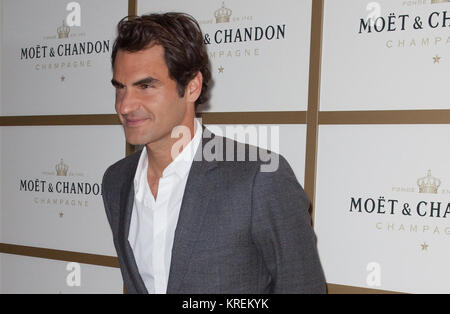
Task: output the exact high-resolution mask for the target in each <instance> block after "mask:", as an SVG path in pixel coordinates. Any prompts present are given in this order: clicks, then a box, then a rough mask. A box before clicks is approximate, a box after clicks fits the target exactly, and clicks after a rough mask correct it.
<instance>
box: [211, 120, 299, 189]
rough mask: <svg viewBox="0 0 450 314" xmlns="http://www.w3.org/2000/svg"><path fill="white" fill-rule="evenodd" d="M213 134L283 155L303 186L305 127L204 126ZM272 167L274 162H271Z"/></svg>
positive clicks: (285, 125)
mask: <svg viewBox="0 0 450 314" xmlns="http://www.w3.org/2000/svg"><path fill="white" fill-rule="evenodd" d="M206 126H207V127H208V128H209V129H210V130H211V131H212V132H213V133H215V134H217V135H221V136H225V137H228V138H232V139H234V140H237V141H239V142H241V143H248V144H251V145H255V146H259V147H262V148H265V149H269V150H271V151H273V152H275V153H278V154H281V155H283V157H285V158H286V160H287V161H288V162H289V164H290V166H291V168H292V170H293V171H294V174H295V175H296V177H297V180H298V181H299V182H300V184H302V186H303V185H304V181H305V156H306V155H305V154H306V126H305V125H297V124H291V125H287V124H283V125H272V124H271V125H255V124H239V125H237V124H236V125H224V124H222V125H206ZM272 162H273V165H276V164H277V163H276V161H275V160H273V161H271V163H272Z"/></svg>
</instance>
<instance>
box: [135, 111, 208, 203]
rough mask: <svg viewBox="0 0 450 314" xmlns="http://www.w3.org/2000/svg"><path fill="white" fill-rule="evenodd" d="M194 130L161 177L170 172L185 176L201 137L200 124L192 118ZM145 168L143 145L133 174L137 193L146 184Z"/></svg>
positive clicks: (145, 156) (140, 192) (145, 160)
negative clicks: (189, 139)
mask: <svg viewBox="0 0 450 314" xmlns="http://www.w3.org/2000/svg"><path fill="white" fill-rule="evenodd" d="M194 130H195V134H194V137H193V138H192V140H191V141H190V142H189V143H188V144H187V145H186V147H184V149H183V150H182V151H181V153H180V154H179V155H178V156H177V157H176V158H175V159H174V160H173V161H172V162H171V163H170V164H169V165H168V166H167V167H166V169H164V171H163V173H162V177H167V176H169V175H171V174H174V173H175V174H177V175H178V176H179V177H180V178H183V177H184V176H186V174H187V173H188V172H189V170H190V169H191V165H192V161H193V160H194V155H195V153H196V151H197V149H198V146H199V144H200V140H201V137H202V133H203V132H202V125H201V123H200V122H199V121H198V120H197V119H194ZM147 170H148V155H147V147H146V146H145V145H144V148H143V149H142V152H141V156H140V157H139V162H138V165H137V168H136V173H135V176H134V189H135V193H136V194H137V195H140V194H142V193H143V189H142V187H144V186H147V185H148V184H144V183H147Z"/></svg>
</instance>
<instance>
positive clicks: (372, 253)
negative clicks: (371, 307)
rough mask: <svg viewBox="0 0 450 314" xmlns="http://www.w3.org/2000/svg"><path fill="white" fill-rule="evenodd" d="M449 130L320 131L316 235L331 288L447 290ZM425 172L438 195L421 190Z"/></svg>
mask: <svg viewBox="0 0 450 314" xmlns="http://www.w3.org/2000/svg"><path fill="white" fill-rule="evenodd" d="M449 132H450V127H449V126H448V125H421V126H418V125H377V126H356V125H355V126H320V129H319V134H320V135H319V153H318V164H317V169H318V172H317V191H316V209H315V230H316V233H317V237H318V246H319V253H320V257H321V261H322V263H323V266H324V268H325V273H326V278H327V281H328V282H329V283H336V284H341V285H350V286H358V287H364V288H374V289H382V290H393V291H402V292H410V293H433V292H434V293H436V292H440V293H448V292H449V288H448V278H449V277H450V272H449V270H448V267H447V266H446V265H447V261H448V260H449V258H450V252H449V250H448V245H449V240H450V223H449V219H450V207H448V206H450V197H449V196H450V176H449V174H450V165H449V164H448V156H449V154H450V151H449V148H448V145H446V143H447V141H446V137H447V134H449ZM428 171H431V176H433V177H435V178H437V179H439V180H440V186H438V187H437V189H436V194H433V193H422V192H420V189H419V184H421V183H420V182H419V183H418V182H417V181H418V180H419V179H421V178H423V177H426V176H427V173H428ZM352 199H353V202H352ZM359 199H361V200H360V201H359ZM421 202H424V203H421ZM431 202H434V205H432V203H431ZM438 203H441V204H440V205H438ZM405 206H406V207H405ZM432 206H434V207H435V208H437V207H438V206H440V212H439V213H438V211H437V210H434V211H433V212H432V210H431V208H432ZM407 208H409V210H408V209H407ZM446 209H447V210H448V213H447V214H446V215H445V212H446ZM360 210H361V212H360ZM438 215H439V216H440V217H438ZM422 216H423V217H422ZM431 216H434V217H431ZM444 216H446V217H445V218H444ZM370 263H376V264H378V265H379V272H378V271H376V272H375V273H374V272H373V271H374V269H373V268H372V267H370ZM367 267H369V269H368V268H367ZM375 275H377V276H378V275H379V279H380V282H377V281H373V280H372V279H373V277H372V276H375ZM367 280H369V281H367ZM378 283H379V284H378Z"/></svg>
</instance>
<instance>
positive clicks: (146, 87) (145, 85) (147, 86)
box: [140, 84, 152, 89]
mask: <svg viewBox="0 0 450 314" xmlns="http://www.w3.org/2000/svg"><path fill="white" fill-rule="evenodd" d="M140 87H141V89H148V88H151V87H152V86H151V85H150V84H141V85H140Z"/></svg>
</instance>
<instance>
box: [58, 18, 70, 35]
mask: <svg viewBox="0 0 450 314" xmlns="http://www.w3.org/2000/svg"><path fill="white" fill-rule="evenodd" d="M56 31H57V32H58V38H68V37H69V33H70V27H69V26H67V25H66V22H65V21H64V20H63V24H62V26H60V27H58V28H57V29H56Z"/></svg>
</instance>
